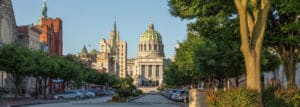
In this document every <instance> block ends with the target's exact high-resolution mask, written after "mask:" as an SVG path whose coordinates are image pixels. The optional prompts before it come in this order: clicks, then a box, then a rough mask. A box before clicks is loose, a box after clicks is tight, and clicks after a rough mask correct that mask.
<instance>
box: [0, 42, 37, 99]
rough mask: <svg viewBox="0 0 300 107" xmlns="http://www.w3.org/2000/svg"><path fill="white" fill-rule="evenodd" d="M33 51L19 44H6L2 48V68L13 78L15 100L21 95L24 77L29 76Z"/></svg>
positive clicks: (0, 60)
mask: <svg viewBox="0 0 300 107" xmlns="http://www.w3.org/2000/svg"><path fill="white" fill-rule="evenodd" d="M30 54H31V51H30V50H29V49H28V48H26V47H24V46H21V45H18V44H5V45H3V46H2V47H1V48H0V67H1V68H2V70H4V71H6V72H7V73H8V74H9V75H11V76H12V78H11V80H12V82H13V83H14V86H15V90H14V92H15V98H16V97H17V96H18V94H19V90H20V84H21V83H22V80H23V77H24V76H27V75H29V71H30V64H31V63H32V59H31V57H30Z"/></svg>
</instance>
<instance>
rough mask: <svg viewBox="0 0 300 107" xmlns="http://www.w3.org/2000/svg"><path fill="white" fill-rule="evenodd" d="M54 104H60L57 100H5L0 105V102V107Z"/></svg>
mask: <svg viewBox="0 0 300 107" xmlns="http://www.w3.org/2000/svg"><path fill="white" fill-rule="evenodd" d="M56 102H61V101H59V100H54V99H43V98H39V99H34V98H18V99H14V98H5V99H4V100H3V101H2V103H3V104H1V101H0V107H14V106H17V105H31V104H45V103H56Z"/></svg>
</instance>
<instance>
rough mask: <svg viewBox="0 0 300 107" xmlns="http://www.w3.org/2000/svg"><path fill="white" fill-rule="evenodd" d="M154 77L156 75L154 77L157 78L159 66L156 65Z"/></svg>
mask: <svg viewBox="0 0 300 107" xmlns="http://www.w3.org/2000/svg"><path fill="white" fill-rule="evenodd" d="M155 75H156V77H158V76H159V65H156V69H155Z"/></svg>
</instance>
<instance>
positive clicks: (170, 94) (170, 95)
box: [167, 89, 178, 99]
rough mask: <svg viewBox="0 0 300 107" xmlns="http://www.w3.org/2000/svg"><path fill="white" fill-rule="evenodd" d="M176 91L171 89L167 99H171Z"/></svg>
mask: <svg viewBox="0 0 300 107" xmlns="http://www.w3.org/2000/svg"><path fill="white" fill-rule="evenodd" d="M177 91H178V90H177V89H171V90H170V91H169V92H168V94H167V98H169V99H172V98H171V97H172V94H175V93H176V92H177Z"/></svg>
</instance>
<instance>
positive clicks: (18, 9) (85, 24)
mask: <svg viewBox="0 0 300 107" xmlns="http://www.w3.org/2000/svg"><path fill="white" fill-rule="evenodd" d="M12 2H13V8H14V13H15V17H16V23H17V25H28V24H32V23H35V22H36V21H37V20H38V19H39V18H40V17H41V14H42V11H41V8H42V0H12ZM46 2H47V7H48V17H52V18H56V17H59V18H61V19H62V20H63V54H64V55H66V54H76V53H79V52H81V50H82V48H83V46H84V45H86V46H87V49H88V51H90V50H92V49H94V48H95V49H96V50H99V42H100V40H101V39H102V38H106V39H108V38H109V33H110V31H111V30H112V28H113V23H114V20H115V17H116V22H117V28H118V30H119V32H120V37H121V40H123V41H127V49H128V50H127V52H128V58H134V57H136V56H137V52H138V44H139V39H140V36H141V34H142V33H143V32H144V31H145V30H147V28H148V24H149V22H150V17H152V22H153V24H154V26H155V30H157V31H158V32H160V34H161V36H162V39H163V43H164V46H165V50H164V51H165V56H166V57H167V58H171V57H172V56H173V55H174V54H175V47H176V45H177V41H183V40H184V39H185V38H186V34H187V33H186V29H187V28H186V24H188V23H189V21H186V20H181V19H180V18H178V17H174V16H171V15H170V13H169V7H168V3H167V0H46Z"/></svg>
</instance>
